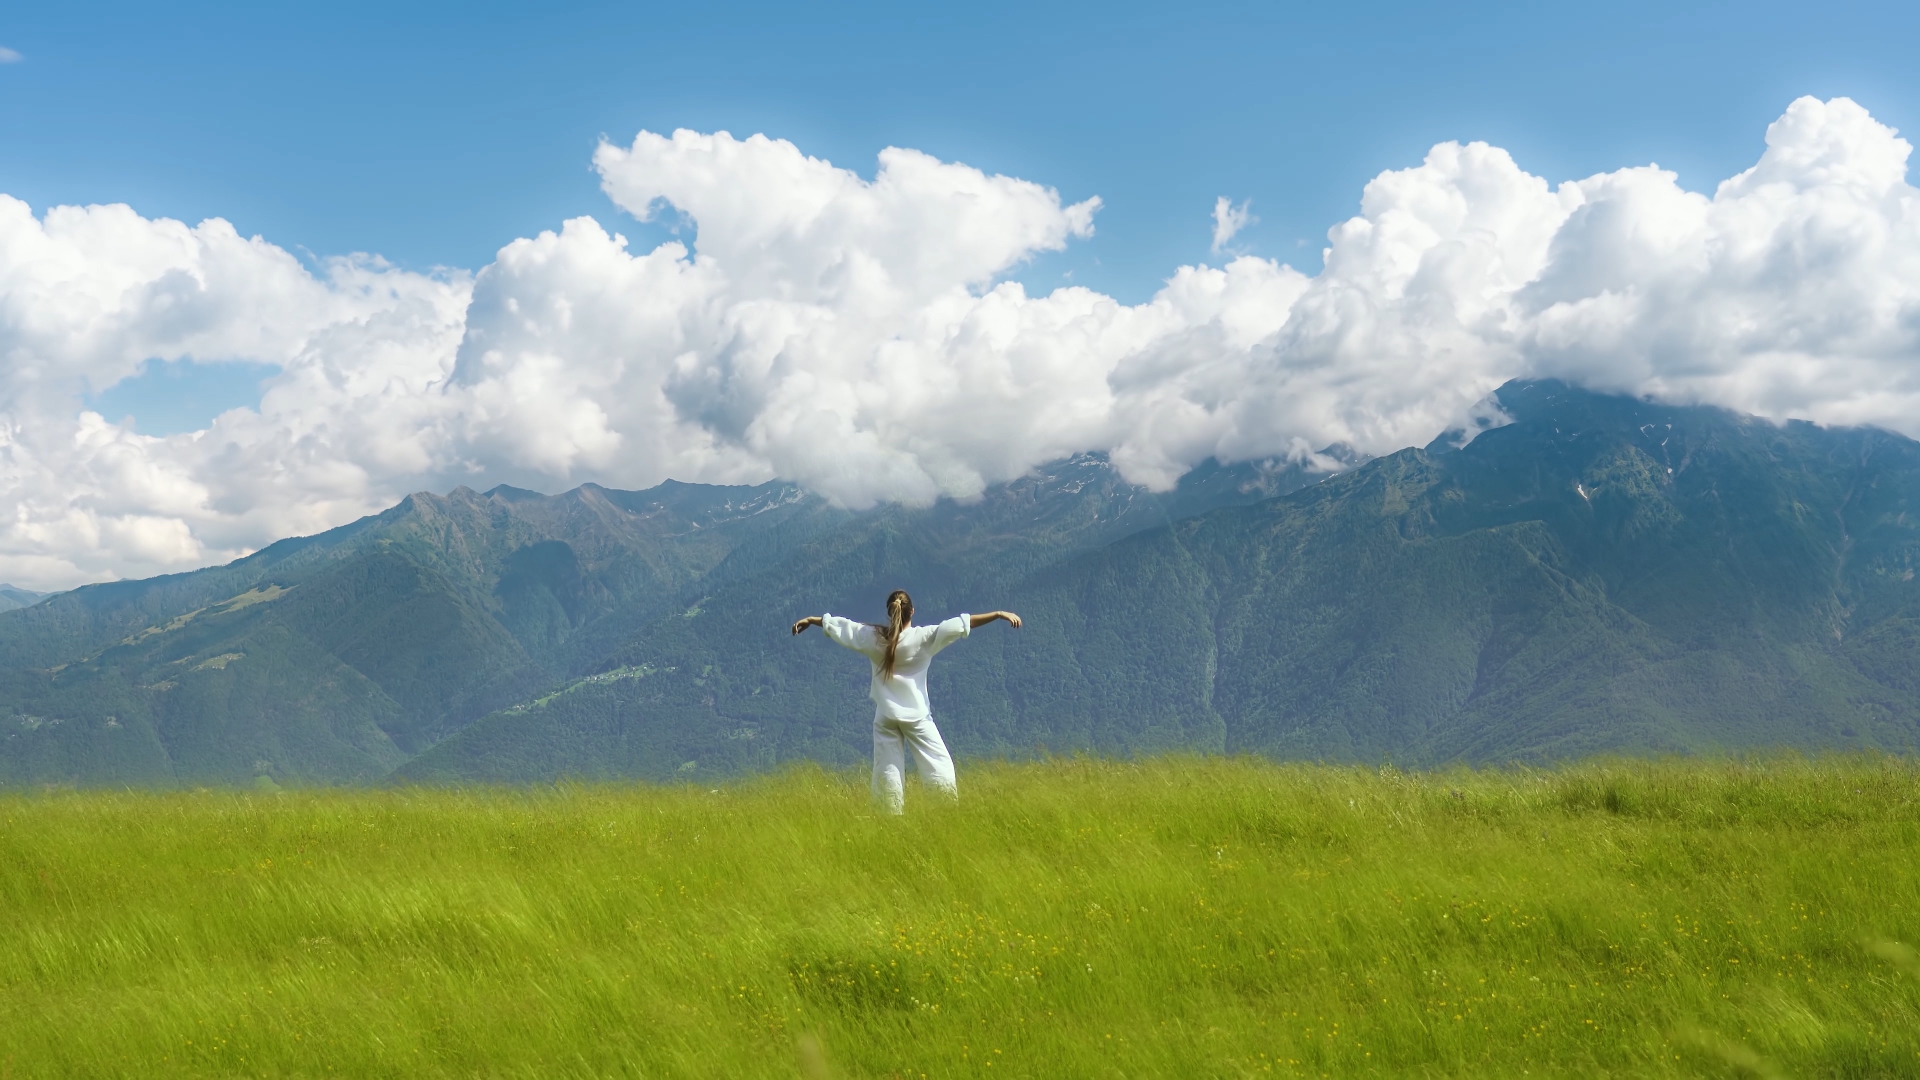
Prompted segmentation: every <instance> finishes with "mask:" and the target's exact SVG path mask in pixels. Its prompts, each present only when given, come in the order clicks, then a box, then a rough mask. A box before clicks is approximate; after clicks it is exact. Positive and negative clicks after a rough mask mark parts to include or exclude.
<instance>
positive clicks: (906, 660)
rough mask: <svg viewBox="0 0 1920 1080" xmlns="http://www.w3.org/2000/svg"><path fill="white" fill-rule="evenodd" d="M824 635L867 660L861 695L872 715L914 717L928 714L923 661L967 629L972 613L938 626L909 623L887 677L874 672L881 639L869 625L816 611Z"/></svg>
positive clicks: (883, 655) (882, 656)
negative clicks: (868, 677) (869, 670)
mask: <svg viewBox="0 0 1920 1080" xmlns="http://www.w3.org/2000/svg"><path fill="white" fill-rule="evenodd" d="M820 629H822V630H825V631H826V632H827V637H828V638H830V639H832V640H833V641H835V642H837V643H839V644H841V645H844V646H846V647H847V648H849V649H852V650H853V651H854V652H857V653H859V654H860V655H862V656H864V657H866V658H867V659H868V660H871V661H873V685H872V686H871V687H870V688H869V689H868V690H867V696H868V697H870V698H872V699H873V704H874V708H875V710H876V712H877V713H878V715H880V716H882V717H885V718H886V719H889V720H919V719H922V718H924V717H927V716H930V715H932V710H931V709H930V708H929V707H928V705H927V665H928V664H929V663H931V662H932V660H933V654H934V653H937V652H939V651H940V650H941V649H944V648H946V647H947V646H949V645H951V644H953V643H954V642H956V641H959V640H960V639H961V638H963V637H966V636H968V635H969V634H971V633H972V632H973V616H971V615H956V616H954V617H953V618H951V619H948V620H947V621H946V622H943V623H941V624H940V625H938V626H909V627H907V628H906V629H905V630H902V631H901V632H900V643H899V644H898V645H897V646H896V647H895V648H894V652H893V677H892V678H888V677H887V676H885V675H882V674H881V673H880V665H881V664H884V663H886V660H887V644H886V642H884V641H882V640H881V639H880V635H879V634H878V633H875V632H874V629H873V627H871V626H869V625H867V624H866V623H863V622H854V621H853V620H852V619H843V618H841V617H840V616H838V615H822V616H820Z"/></svg>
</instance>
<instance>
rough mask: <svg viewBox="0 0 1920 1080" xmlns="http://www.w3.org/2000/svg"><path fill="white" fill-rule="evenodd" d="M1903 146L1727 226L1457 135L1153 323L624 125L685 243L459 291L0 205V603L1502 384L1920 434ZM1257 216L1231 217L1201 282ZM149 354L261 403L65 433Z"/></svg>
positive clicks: (1916, 229) (1009, 239) (1006, 469)
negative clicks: (530, 509)
mask: <svg viewBox="0 0 1920 1080" xmlns="http://www.w3.org/2000/svg"><path fill="white" fill-rule="evenodd" d="M1908 151H1909V147H1908V145H1907V143H1906V142H1905V141H1904V140H1901V139H1900V138H1898V137H1897V135H1896V134H1895V133H1894V132H1893V131H1892V130H1890V129H1888V128H1887V127H1886V126H1884V125H1882V124H1880V123H1878V122H1876V121H1875V120H1874V119H1873V118H1872V117H1871V116H1870V115H1868V113H1867V112H1866V110H1864V109H1863V108H1861V107H1860V106H1859V105H1857V104H1855V103H1853V102H1851V101H1848V100H1845V99H1836V100H1833V101H1828V102H1821V101H1817V100H1814V99H1811V98H1803V99H1801V100H1799V101H1796V102H1794V103H1793V104H1792V105H1791V106H1790V107H1789V108H1788V110H1787V111H1786V113H1785V114H1784V115H1783V116H1782V117H1781V118H1780V119H1779V120H1778V121H1776V122H1775V123H1774V124H1773V125H1772V126H1771V127H1769V129H1768V132H1767V149H1766V151H1765V153H1764V154H1763V155H1762V157H1761V159H1760V161H1759V162H1758V163H1757V164H1756V165H1755V166H1754V167H1753V168H1752V169H1749V170H1747V171H1746V172H1743V173H1741V174H1740V175H1738V176H1735V177H1733V178H1731V179H1729V180H1727V181H1726V182H1724V183H1722V184H1721V185H1720V186H1719V188H1718V189H1717V190H1716V191H1715V192H1714V193H1713V194H1712V195H1711V196H1707V195H1703V194H1699V193H1694V192H1689V191H1686V190H1684V189H1682V188H1680V187H1679V186H1678V185H1677V183H1676V182H1675V178H1674V176H1673V174H1671V173H1668V172H1664V171H1662V170H1660V169H1658V168H1657V167H1653V166H1646V167H1631V168H1624V169H1621V170H1619V171H1617V172H1611V173H1604V174H1601V175H1597V176H1593V177H1589V178H1586V179H1583V180H1575V181H1568V182H1564V183H1560V184H1557V185H1555V184H1550V183H1548V182H1547V181H1546V180H1545V179H1543V178H1540V177H1537V176H1533V175H1530V174H1529V173H1527V172H1526V171H1524V170H1523V169H1521V168H1520V167H1519V166H1518V165H1517V164H1516V163H1515V162H1514V161H1513V159H1512V158H1511V157H1510V156H1509V155H1508V154H1507V153H1506V152H1505V151H1502V150H1500V149H1498V148H1495V147H1491V146H1488V145H1485V144H1483V143H1472V144H1468V145H1460V144H1456V143H1443V144H1441V145H1439V146H1436V147H1434V148H1433V150H1432V151H1431V152H1430V153H1429V154H1428V155H1427V157H1426V159H1425V160H1424V161H1423V162H1421V163H1420V164H1418V165H1416V166H1414V167H1412V168H1408V169H1402V170H1396V171H1390V172H1386V173H1382V174H1381V175H1380V176H1378V177H1376V178H1375V179H1374V180H1373V181H1372V182H1371V183H1369V184H1368V185H1367V187H1366V189H1365V191H1364V193H1363V194H1362V198H1361V204H1360V212H1359V214H1358V215H1357V216H1355V217H1353V218H1352V219H1350V220H1348V221H1345V222H1342V223H1340V224H1338V225H1336V226H1334V227H1333V228H1332V229H1331V230H1330V231H1329V233H1328V246H1327V248H1326V251H1325V253H1324V269H1323V270H1321V272H1320V273H1318V274H1315V275H1311V276H1310V275H1307V274H1303V273H1301V272H1299V271H1297V270H1295V269H1293V268H1291V267H1288V266H1286V265H1284V264H1281V263H1278V262H1276V261H1273V260H1268V259H1260V258H1254V257H1250V256H1244V255H1243V256H1238V257H1233V258H1231V259H1230V260H1229V261H1227V262H1226V263H1225V265H1223V266H1219V267H1209V266H1189V267H1180V268H1177V269H1175V270H1174V271H1173V272H1172V273H1171V275H1170V276H1169V277H1168V279H1167V281H1166V284H1165V286H1164V287H1163V288H1162V289H1161V290H1160V291H1159V292H1158V293H1157V294H1155V295H1154V296H1153V297H1152V298H1151V299H1149V300H1148V301H1147V302H1146V303H1143V304H1138V305H1127V304H1122V303H1120V302H1118V301H1116V300H1114V299H1113V298H1111V297H1108V296H1104V295H1102V294H1100V293H1097V292H1094V291H1092V290H1088V289H1084V288H1077V287H1075V288H1063V289H1058V290H1055V291H1053V292H1051V293H1048V294H1046V295H1041V296H1035V295H1029V294H1028V293H1027V292H1026V290H1025V289H1024V288H1022V287H1021V286H1020V285H1019V284H1017V283H1014V282H1010V281H1008V280H1006V275H1007V273H1008V272H1009V271H1011V270H1013V269H1015V268H1017V267H1018V266H1020V265H1021V264H1022V263H1023V262H1025V261H1026V260H1028V259H1030V258H1032V257H1034V256H1035V255H1037V254H1040V253H1043V252H1047V251H1054V250H1059V249H1060V248H1062V247H1064V246H1066V245H1068V244H1070V243H1072V242H1073V241H1075V240H1076V239H1080V238H1084V237H1087V236H1089V235H1091V233H1092V231H1093V228H1094V218H1095V215H1096V213H1097V211H1098V209H1099V202H1098V200H1097V199H1087V200H1085V201H1081V202H1068V201H1066V200H1064V199H1062V198H1061V197H1060V196H1059V194H1058V193H1057V192H1055V191H1053V190H1051V189H1049V188H1046V187H1043V186H1041V185H1038V184H1034V183H1031V182H1028V181H1025V180H1020V179H1014V178H1010V177H1005V176H992V175H988V174H986V173H983V172H981V171H979V170H976V169H972V168H969V167H967V166H964V165H960V164H955V163H951V162H943V161H939V160H937V159H935V158H932V157H929V156H927V155H925V154H921V153H918V152H915V151H912V150H901V149H889V150H886V151H884V152H882V154H881V155H880V161H879V168H878V170H877V172H876V173H875V175H874V178H873V179H872V180H866V179H863V178H862V177H860V176H858V175H857V174H855V173H853V172H851V171H848V170H846V169H842V168H839V167H836V166H834V165H832V164H830V163H828V162H825V161H822V160H819V159H817V158H811V157H808V156H806V155H805V154H804V153H802V152H801V151H800V150H799V149H798V148H796V147H795V146H793V145H792V144H790V143H787V142H783V141H779V140H774V139H769V138H766V137H763V136H754V137H752V138H748V139H735V138H733V137H731V136H729V135H727V134H725V133H717V134H699V133H694V132H688V131H680V132H675V133H674V134H672V135H671V136H663V135H656V134H652V133H644V132H643V133H641V134H640V135H639V136H638V137H637V138H635V139H634V141H633V142H632V143H631V144H630V145H625V146H622V145H615V144H611V143H609V144H606V145H603V146H601V147H600V149H599V150H598V152H597V153H596V154H595V156H594V164H595V167H596V168H597V169H598V170H599V174H600V176H601V179H602V184H603V187H604V189H605V191H606V193H607V195H608V196H609V198H610V199H611V200H612V201H613V203H614V204H615V206H617V207H618V208H619V209H621V210H624V211H625V212H627V213H630V214H633V215H635V216H637V217H640V218H643V219H645V218H649V217H652V216H655V215H659V214H663V213H671V214H675V215H679V216H681V217H682V218H683V219H684V220H686V221H688V222H690V223H691V225H692V226H693V229H694V238H693V240H692V242H691V243H690V244H682V243H679V242H673V243H667V244H664V245H661V246H659V247H656V248H654V249H653V250H650V251H635V250H632V249H631V248H630V245H629V244H628V242H627V240H626V239H625V238H624V237H622V236H620V235H619V234H618V233H617V232H615V231H612V230H611V229H610V228H609V226H608V225H607V224H603V223H601V222H599V221H595V220H594V219H591V218H578V219H575V220H572V221H568V222H566V223H564V225H562V226H561V227H560V228H559V229H558V230H557V231H554V232H545V233H541V234H540V235H539V236H535V237H532V238H528V239H521V240H515V241H513V242H512V243H510V244H508V245H506V246H505V247H503V248H502V249H501V250H500V252H499V254H498V256H497V257H496V259H495V260H494V261H493V262H492V263H491V264H489V265H488V266H486V267H484V268H482V269H481V270H480V271H479V272H478V273H477V274H473V275H467V274H465V273H461V272H443V273H436V274H417V273H411V272H406V271H401V270H398V269H395V268H392V267H390V266H387V265H385V264H384V263H382V262H380V261H379V260H378V259H376V258H371V257H353V258H346V259H335V260H328V261H324V262H321V263H319V264H317V265H312V266H309V265H307V264H303V263H302V262H301V261H300V260H298V259H295V258H294V257H293V256H291V255H289V254H288V253H286V252H285V251H283V250H281V249H279V248H277V247H275V246H273V245H272V244H270V243H268V242H266V241H264V240H262V239H260V238H251V239H249V238H244V237H241V236H239V235H238V234H237V233H235V232H234V230H233V229H232V227H231V226H229V225H227V224H226V223H225V222H223V221H219V220H217V219H216V220H211V221H207V222H203V223H202V224H200V225H198V226H194V227H189V226H186V225H184V224H182V223H180V222H174V221H167V220H153V219H147V218H143V217H141V216H139V215H138V214H137V213H135V212H134V211H133V210H131V209H129V208H127V207H124V206H108V207H86V208H76V207H56V208H53V209H51V210H48V211H47V212H45V213H44V214H42V215H40V216H38V217H36V216H35V215H34V214H33V213H32V211H31V210H30V209H29V208H28V207H27V206H26V205H25V204H23V203H20V202H18V201H17V200H13V199H8V198H5V197H4V196H0V579H11V580H14V581H17V582H18V583H20V584H23V585H28V586H40V587H53V586H62V585H69V584H74V583H77V582H79V581H83V580H91V579H99V578H102V577H111V576H131V575H140V574H149V573H155V572H161V571H168V570H177V569H184V568H188V567H192V566H197V565H204V564H206V563H209V562H214V561H218V560H221V559H225V558H230V557H233V556H235V555H238V554H240V553H243V552H245V551H247V550H251V549H253V548H256V547H258V546H260V545H262V544H264V543H267V542H269V541H271V540H273V539H276V538H278V537H280V536H284V535H289V534H293V533H300V532H311V531H314V530H317V529H320V528H324V527H326V526H329V525H334V524H339V523H342V522H344V521H347V520H350V519H352V518H353V517H355V516H357V515H360V514H364V513H368V512H372V511H374V510H378V509H380V508H382V507H384V506H386V505H389V504H391V503H392V502H393V501H395V500H396V499H397V498H398V497H400V496H401V495H403V494H404V493H405V492H407V491H409V490H415V489H418V488H422V487H428V488H437V489H441V490H444V489H445V488H446V487H449V486H451V485H453V484H454V483H460V482H465V483H472V484H474V485H476V486H486V485H489V484H492V483H495V482H512V483H517V484H521V485H525V486H531V487H539V488H544V489H547V490H554V489H557V488H560V487H564V486H570V485H572V484H575V483H579V482H582V481H586V480H595V481H598V482H601V483H606V484H611V485H618V486H644V485H649V484H652V483H655V482H658V481H659V480H662V479H665V478H667V477H676V478H679V479H684V480H694V481H708V482H752V481H759V480H763V479H767V478H770V477H775V476H779V477H785V478H788V479H792V480H795V481H798V482H801V483H804V484H806V485H808V486H810V487H812V488H814V489H815V490H818V491H820V492H822V493H824V494H827V495H829V496H830V497H833V498H835V499H838V500H840V501H842V502H844V503H847V504H849V505H855V506H860V505H867V504H870V503H872V502H875V501H879V500H902V501H908V502H926V501H929V500H932V499H934V498H938V497H941V496H955V497H966V496H970V495H973V494H976V493H978V492H979V491H980V490H982V488H984V487H985V486H986V485H988V484H991V483H994V482H996V481H1000V480H1005V479H1009V478H1012V477H1015V476H1018V475H1020V474H1022V473H1023V472H1025V471H1027V470H1029V469H1031V468H1033V467H1034V466H1036V465H1038V464H1041V463H1043V462H1045V461H1048V460H1050V459H1053V458H1058V457H1061V456H1063V455H1066V454H1071V453H1074V452H1078V451H1084V450H1104V451H1108V452H1110V453H1111V454H1112V455H1113V459H1114V461H1115V462H1116V463H1117V464H1118V465H1119V467H1120V468H1121V469H1122V470H1123V472H1124V473H1125V474H1126V475H1127V476H1129V477H1130V478H1132V479H1134V480H1136V481H1138V482H1141V483H1146V484H1151V485H1154V486H1164V485H1167V484H1171V483H1173V482H1174V481H1175V480H1176V479H1177V478H1178V477H1179V476H1180V474H1181V473H1182V472H1184V471H1185V470H1186V469H1188V468H1190V467H1191V466H1192V465H1194V464H1195V463H1197V462H1199V461H1201V460H1204V459H1205V458H1207V457H1208V456H1218V457H1221V458H1223V459H1228V460H1233V459H1247V458H1260V457H1269V456H1277V455H1286V456H1295V457H1297V456H1300V455H1304V454H1307V453H1309V452H1310V451H1311V449H1312V448H1316V447H1320V446H1324V445H1326V444H1328V443H1332V442H1336V441H1344V442H1348V443H1351V444H1353V445H1355V446H1356V447H1358V448H1360V449H1362V450H1366V451H1369V452H1374V453H1380V452H1386V451H1391V450H1394V449H1397V448H1399V447H1401V446H1405V445H1408V444H1417V443H1422V442H1425V441H1426V440H1428V439H1430V438H1432V437H1433V436H1434V435H1435V434H1436V433H1438V432H1439V431H1441V430H1443V429H1445V428H1447V427H1450V426H1453V425H1456V424H1459V423H1461V422H1462V421H1463V420H1464V419H1466V418H1468V417H1470V416H1472V415H1473V414H1474V412H1475V410H1476V409H1477V408H1479V407H1481V403H1482V402H1483V400H1484V398H1485V396H1486V395H1487V393H1488V392H1489V391H1491V390H1492V389H1493V388H1494V387H1496V386H1498V385H1499V384H1500V383H1501V382H1503V381H1505V380H1507V379H1509V378H1514V377H1525V376H1548V375H1551V376H1560V377H1564V378H1568V379H1571V380H1575V381H1578V382H1581V383H1583V384H1585V385H1589V386H1593V387H1596V388H1599V389H1604V390H1618V391H1626V392H1633V393H1642V394H1653V395H1657V396H1660V397H1663V398H1665V399H1669V400H1675V401H1687V402H1711V403H1717V404H1723V405H1728V406H1732V407H1735V408H1740V409H1745V410H1748V411H1753V412H1759V413H1762V414H1766V415H1773V416H1800V417H1806V418H1810V419H1814V420H1819V421H1823V422H1836V423H1839V422H1844V423H1874V424H1881V425H1884V426H1888V427H1892V428H1894V429H1896V430H1901V431H1905V432H1907V433H1908V434H1914V435H1920V419H1917V418H1920V408H1916V406H1920V193H1916V191H1915V189H1914V188H1913V187H1912V186H1911V185H1910V184H1909V183H1908V182H1907V174H1906V162H1907V156H1908ZM1249 221H1251V218H1250V216H1249V215H1248V207H1247V204H1246V203H1244V202H1243V203H1241V204H1240V205H1239V206H1238V207H1235V206H1234V205H1233V203H1232V202H1231V201H1230V200H1226V199H1222V200H1221V201H1220V202H1219V203H1217V204H1216V207H1215V222H1214V223H1215V233H1214V237H1215V245H1216V248H1224V247H1225V245H1226V244H1227V243H1228V242H1229V241H1230V240H1231V239H1232V237H1233V235H1234V234H1235V233H1236V232H1237V231H1238V230H1239V229H1241V228H1243V227H1244V226H1245V224H1247V223H1248V222H1249ZM153 357H161V358H168V359H172V358H188V359H192V360H195V361H197V362H202V363H207V362H217V361H221V360H229V359H247V360H255V361H264V362H268V363H272V364H277V365H280V367H281V368H282V372H281V374H279V375H277V376H275V377H274V378H273V379H271V380H270V381H269V383H268V384H267V389H266V392H265V394H264V396H263V398H262V400H261V402H260V404H259V407H258V408H255V409H236V410H233V411H231V412H228V413H226V414H223V415H222V416H220V417H218V418H216V419H215V420H214V421H213V422H212V424H211V425H210V426H209V427H207V428H206V429H205V430H202V431H198V432H191V433H186V434H181V435H174V436H169V437H166V438H154V437H149V436H144V435H141V434H138V433H137V432H136V431H134V430H132V429H131V428H130V427H126V426H121V425H116V424H113V423H110V422H108V421H107V420H106V419H105V418H103V417H101V416H99V415H97V414H95V413H92V412H89V411H86V410H85V409H83V408H82V407H81V403H82V401H83V397H84V394H85V393H86V392H88V391H89V390H92V391H98V390H100V389H104V388H105V387H107V386H109V385H112V384H113V383H114V382H116V381H118V380H120V379H125V378H128V377H130V376H131V375H133V374H134V373H135V372H137V371H138V369H139V365H140V364H141V363H142V362H143V361H144V360H147V359H149V358H153Z"/></svg>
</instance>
